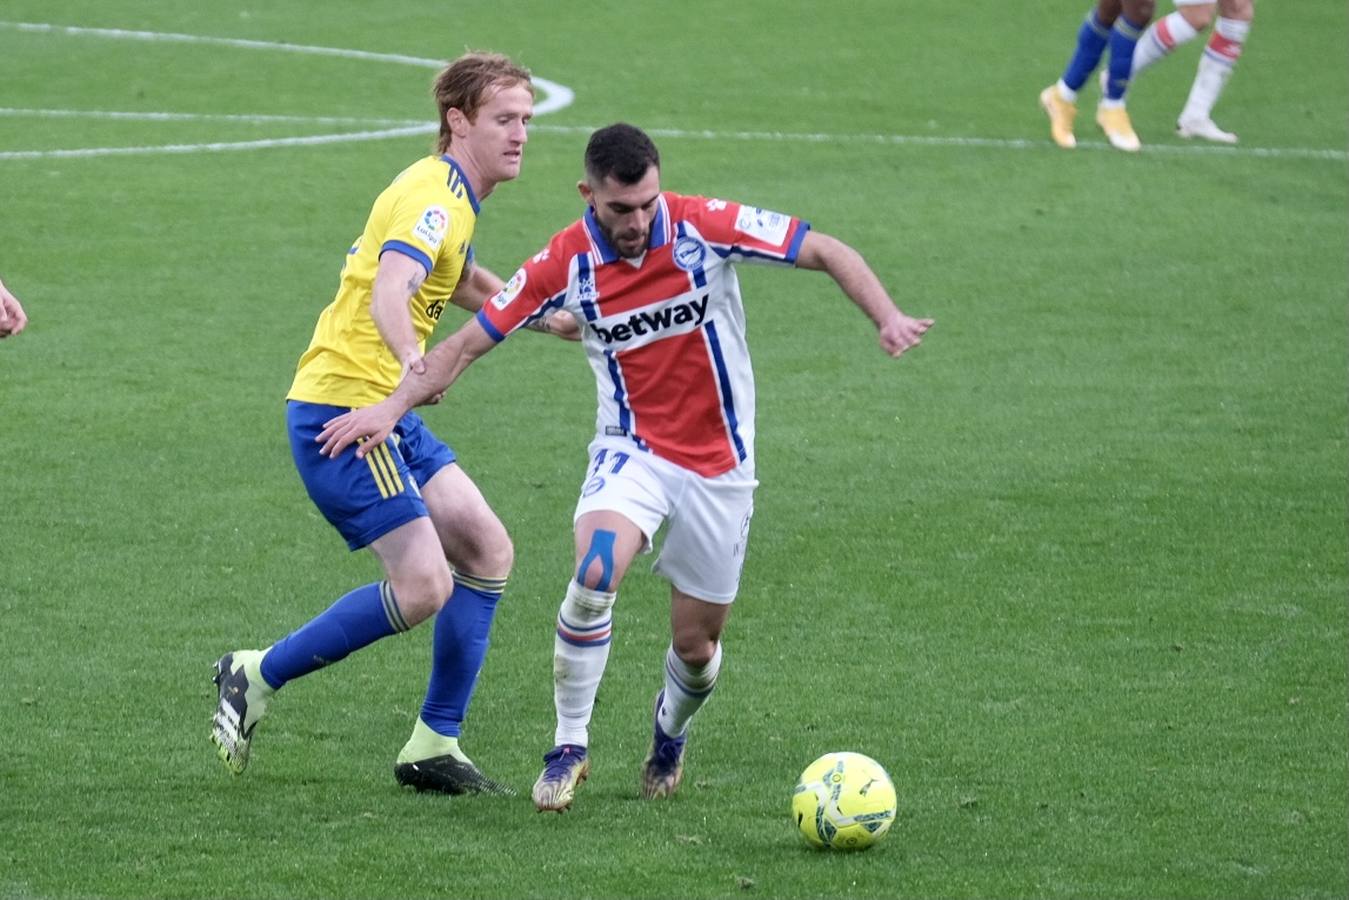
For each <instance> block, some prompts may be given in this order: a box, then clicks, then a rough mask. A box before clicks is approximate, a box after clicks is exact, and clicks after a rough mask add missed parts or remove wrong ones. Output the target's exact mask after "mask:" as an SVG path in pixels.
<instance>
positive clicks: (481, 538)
mask: <svg viewBox="0 0 1349 900" xmlns="http://www.w3.org/2000/svg"><path fill="white" fill-rule="evenodd" d="M455 555H456V556H461V557H463V558H462V559H451V560H450V563H451V564H452V565H453V566H454V567H455V568H457V569H461V570H463V571H465V572H472V573H473V574H474V575H479V576H482V577H484V578H506V577H507V576H509V575H510V574H511V567H512V566H514V565H515V545H514V544H512V543H511V538H510V535H508V534H507V533H506V528H505V526H503V525H501V523H499V522H498V523H496V524H495V526H494V527H489V528H486V529H484V530H483V531H482V532H481V533H479V534H478V535H476V536H475V539H474V540H473V542H472V544H471V545H470V546H468V547H461V548H460V550H459V551H458V552H457V553H456V554H455Z"/></svg>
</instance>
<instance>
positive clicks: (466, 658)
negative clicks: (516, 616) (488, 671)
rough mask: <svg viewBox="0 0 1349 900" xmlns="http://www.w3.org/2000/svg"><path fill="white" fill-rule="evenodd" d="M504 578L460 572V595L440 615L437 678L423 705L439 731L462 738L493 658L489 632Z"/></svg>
mask: <svg viewBox="0 0 1349 900" xmlns="http://www.w3.org/2000/svg"><path fill="white" fill-rule="evenodd" d="M505 589H506V579H504V578H479V577H477V576H475V575H467V574H465V573H463V572H455V573H454V593H452V594H450V599H449V600H446V601H445V605H444V606H443V607H441V610H440V612H439V613H437V614H436V629H435V637H434V638H433V639H432V644H431V678H430V681H429V682H428V683H427V685H426V700H425V701H424V702H423V703H422V721H423V722H425V723H426V724H427V726H428V727H429V728H430V729H431V730H432V731H434V732H436V733H437V734H443V735H445V736H446V737H458V736H459V728H460V726H461V725H463V722H464V716H465V715H466V714H467V713H468V701H469V699H470V698H471V697H472V696H473V688H474V687H475V686H476V685H477V683H478V672H479V670H481V669H482V662H483V660H484V659H485V658H486V657H487V643H488V640H487V638H488V634H489V633H490V632H491V630H492V617H493V616H495V615H496V607H497V601H498V600H500V599H501V593H502V591H504V590H505Z"/></svg>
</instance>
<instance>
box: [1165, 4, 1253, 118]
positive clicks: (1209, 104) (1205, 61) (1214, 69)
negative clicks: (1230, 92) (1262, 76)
mask: <svg viewBox="0 0 1349 900" xmlns="http://www.w3.org/2000/svg"><path fill="white" fill-rule="evenodd" d="M1250 30H1251V23H1250V22H1242V21H1239V20H1237V19H1224V18H1221V17H1219V19H1218V24H1217V25H1215V26H1213V35H1212V36H1211V37H1210V38H1209V40H1208V46H1206V47H1205V48H1204V54H1203V56H1201V57H1199V71H1198V72H1197V73H1196V74H1195V76H1194V84H1193V85H1191V86H1190V96H1189V99H1187V100H1186V101H1185V109H1183V110H1182V111H1181V113H1180V117H1181V119H1182V120H1190V121H1194V120H1200V119H1211V118H1212V117H1213V105H1214V104H1215V103H1217V102H1218V97H1219V96H1221V95H1222V92H1223V88H1224V87H1226V86H1227V79H1229V78H1231V77H1232V68H1233V67H1234V66H1235V65H1236V64H1237V58H1238V57H1240V56H1241V50H1242V47H1243V46H1244V45H1245V43H1246V35H1247V34H1249V33H1250Z"/></svg>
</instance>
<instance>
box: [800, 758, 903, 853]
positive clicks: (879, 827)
mask: <svg viewBox="0 0 1349 900" xmlns="http://www.w3.org/2000/svg"><path fill="white" fill-rule="evenodd" d="M792 817H793V818H794V819H795V820H796V827H797V828H799V829H800V830H801V836H802V837H804V838H805V839H806V841H807V842H808V843H810V844H811V845H812V846H814V847H827V848H829V849H833V850H865V849H866V848H867V847H870V846H871V845H872V844H874V843H876V842H877V841H879V840H880V839H881V837H882V836H883V835H884V834H885V833H886V832H887V831H889V830H890V826H891V824H893V823H894V821H895V786H894V784H892V783H891V781H890V776H889V775H887V774H886V773H885V769H883V768H881V764H880V763H878V762H876V760H874V759H872V758H871V757H869V756H863V755H862V754H861V753H826V754H825V755H824V756H821V757H820V758H819V759H817V760H815V762H813V763H811V764H810V765H808V766H806V770H805V771H804V772H802V773H801V780H800V781H799V782H798V783H797V785H796V792H795V793H794V794H792Z"/></svg>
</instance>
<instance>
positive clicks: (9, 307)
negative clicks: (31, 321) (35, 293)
mask: <svg viewBox="0 0 1349 900" xmlns="http://www.w3.org/2000/svg"><path fill="white" fill-rule="evenodd" d="M27 324H28V316H26V315H24V312H23V307H22V306H21V305H20V304H19V298H17V297H15V296H14V295H13V294H11V293H10V292H9V291H8V290H6V289H5V285H4V283H3V282H0V338H7V337H9V336H10V335H11V334H18V333H19V332H20V331H23V329H24V326H26V325H27Z"/></svg>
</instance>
